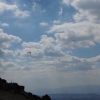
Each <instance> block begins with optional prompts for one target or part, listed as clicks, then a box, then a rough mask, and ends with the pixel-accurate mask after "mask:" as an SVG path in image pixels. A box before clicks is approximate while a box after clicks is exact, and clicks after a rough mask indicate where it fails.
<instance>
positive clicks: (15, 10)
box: [0, 1, 30, 18]
mask: <svg viewBox="0 0 100 100" xmlns="http://www.w3.org/2000/svg"><path fill="white" fill-rule="evenodd" d="M4 11H11V12H13V14H14V15H15V17H20V18H25V17H28V16H30V15H29V11H21V10H20V9H19V8H18V6H17V5H15V4H14V5H10V4H7V3H5V2H2V1H0V14H2V13H3V12H4Z"/></svg>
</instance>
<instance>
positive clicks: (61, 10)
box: [58, 7, 63, 15]
mask: <svg viewBox="0 0 100 100" xmlns="http://www.w3.org/2000/svg"><path fill="white" fill-rule="evenodd" d="M62 14H63V8H62V7H61V8H60V11H59V13H58V15H62Z"/></svg>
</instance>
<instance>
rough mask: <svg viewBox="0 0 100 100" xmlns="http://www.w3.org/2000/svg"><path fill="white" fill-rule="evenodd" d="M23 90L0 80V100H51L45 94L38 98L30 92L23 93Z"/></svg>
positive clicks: (22, 87)
mask: <svg viewBox="0 0 100 100" xmlns="http://www.w3.org/2000/svg"><path fill="white" fill-rule="evenodd" d="M24 89H25V87H24V86H20V85H18V84H17V83H8V82H7V81H6V80H5V79H1V78H0V100H51V98H50V97H49V96H48V95H47V94H45V95H44V96H41V97H40V96H38V95H35V94H32V93H31V92H25V91H24Z"/></svg>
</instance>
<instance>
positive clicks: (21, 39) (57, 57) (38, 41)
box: [0, 0, 100, 90]
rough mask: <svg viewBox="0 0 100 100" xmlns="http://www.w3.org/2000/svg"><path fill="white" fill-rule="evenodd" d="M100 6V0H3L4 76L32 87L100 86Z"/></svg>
mask: <svg viewBox="0 0 100 100" xmlns="http://www.w3.org/2000/svg"><path fill="white" fill-rule="evenodd" d="M99 8H100V0H91V5H90V0H17V1H16V0H0V77H2V78H5V79H7V80H8V81H9V82H11V81H12V82H17V83H19V84H21V85H25V87H26V90H32V89H33V90H34V89H39V88H60V87H66V86H74V85H94V84H95V85H99V84H100V81H99V77H100V66H99V64H100V21H99V20H100V10H99ZM73 40H75V41H73ZM27 52H31V54H29V53H27Z"/></svg>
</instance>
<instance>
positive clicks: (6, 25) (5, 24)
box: [1, 23, 9, 27]
mask: <svg viewBox="0 0 100 100" xmlns="http://www.w3.org/2000/svg"><path fill="white" fill-rule="evenodd" d="M1 26H3V27H9V24H8V23H2V24H1Z"/></svg>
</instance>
